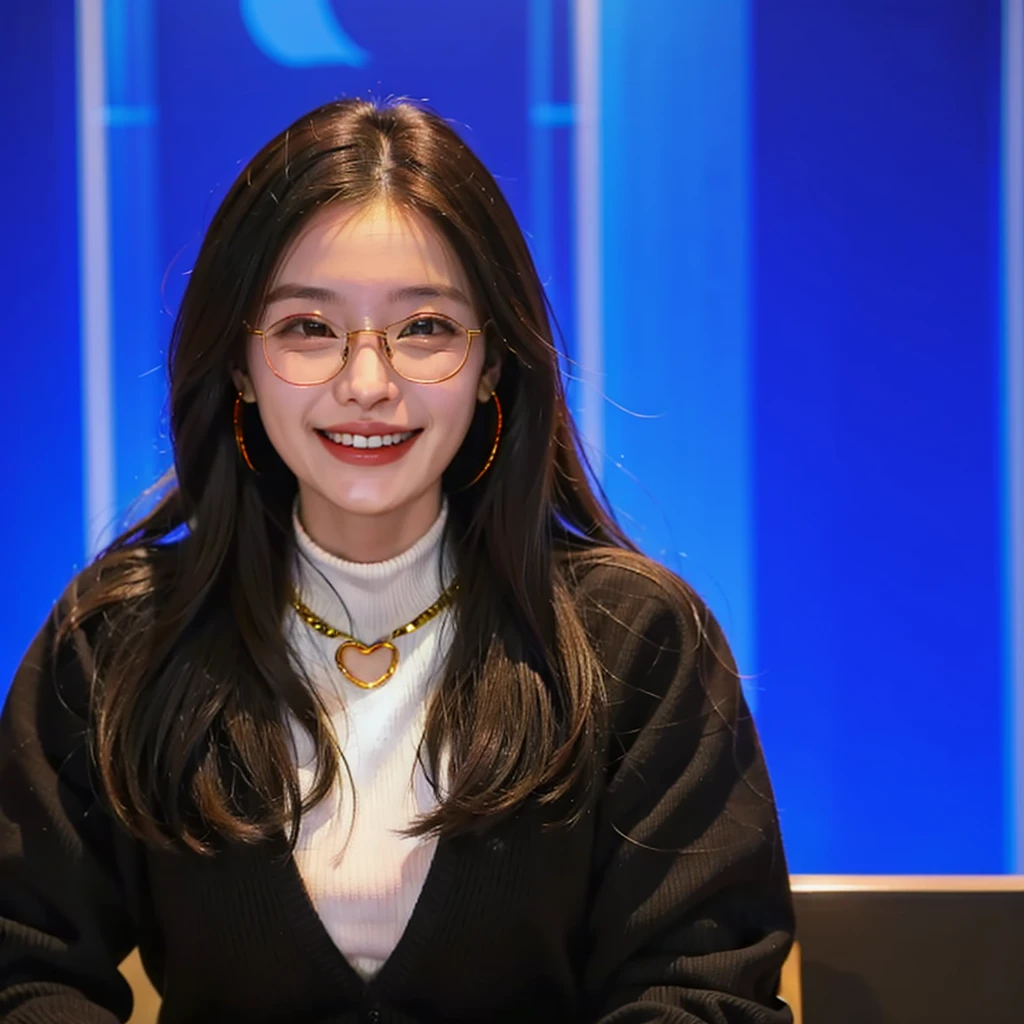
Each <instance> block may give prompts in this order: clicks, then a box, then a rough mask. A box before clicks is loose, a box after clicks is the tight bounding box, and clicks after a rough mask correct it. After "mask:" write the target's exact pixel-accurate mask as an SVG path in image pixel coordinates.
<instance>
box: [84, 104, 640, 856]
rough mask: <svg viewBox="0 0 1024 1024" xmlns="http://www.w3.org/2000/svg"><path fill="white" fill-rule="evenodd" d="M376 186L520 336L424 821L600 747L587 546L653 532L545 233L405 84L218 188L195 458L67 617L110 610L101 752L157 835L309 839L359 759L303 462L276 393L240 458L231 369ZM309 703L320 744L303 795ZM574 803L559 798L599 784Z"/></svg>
mask: <svg viewBox="0 0 1024 1024" xmlns="http://www.w3.org/2000/svg"><path fill="white" fill-rule="evenodd" d="M379 199H385V200H386V201H388V202H391V203H394V204H397V205H398V206H399V208H411V209H415V210H416V211H418V212H419V213H420V214H421V215H423V216H425V217H427V218H428V219H429V220H430V221H431V222H432V223H433V225H434V226H435V227H436V229H437V230H438V231H439V232H440V233H441V235H442V236H443V237H444V238H445V239H446V240H447V242H448V244H449V245H450V246H451V248H452V249H453V251H454V252H455V254H456V255H457V257H458V258H459V259H460V261H461V263H462V265H463V267H464V268H465V270H466V273H467V275H468V277H469V279H470V283H471V285H472V288H473V290H474V292H475V297H476V299H477V301H478V303H479V305H480V308H481V311H482V312H484V313H485V315H486V317H487V318H488V319H489V320H490V322H491V324H492V325H493V338H492V339H491V343H492V344H501V345H503V346H504V347H505V354H504V357H503V358H504V365H503V369H502V373H501V379H500V384H499V389H498V394H499V397H500V400H501V403H502V405H503V407H504V411H505V431H504V434H503V436H502V440H501V447H500V451H499V455H498V458H497V460H496V462H495V464H494V466H493V468H492V469H491V471H490V472H489V473H487V475H486V476H485V477H484V478H483V479H482V480H481V481H480V483H478V484H477V485H476V486H475V487H473V488H471V489H469V490H467V491H460V490H458V489H456V488H454V487H452V486H450V481H449V480H448V478H447V475H446V491H447V492H448V498H449V519H448V525H447V529H446V536H445V544H446V545H447V546H448V548H449V550H450V551H451V553H452V555H453V556H454V562H455V568H456V571H457V573H458V577H459V580H460V590H459V593H458V598H457V602H456V606H455V610H454V614H455V630H454V640H453V645H452V648H451V650H450V653H449V655H448V658H447V662H446V666H445V672H444V678H443V680H442V682H441V684H440V686H439V688H438V690H437V694H436V697H435V699H434V700H433V702H432V704H431V706H430V708H429V711H428V717H427V727H426V734H425V741H424V748H425V753H426V758H425V764H426V765H427V766H428V768H429V770H430V771H431V772H433V771H434V770H435V769H436V766H437V764H438V763H439V754H440V751H441V750H442V748H446V749H447V751H448V754H449V758H450V761H449V765H450V767H449V776H448V777H447V778H446V779H445V780H444V796H443V799H442V800H441V802H440V805H439V807H438V808H437V809H436V810H435V811H434V812H433V813H431V814H429V815H427V816H426V817H425V818H423V819H422V820H420V821H418V822H416V823H415V824H414V827H413V829H412V831H413V832H415V833H419V834H424V833H427V832H434V833H437V834H456V833H459V832H465V831H468V830H475V829H478V828H481V827H483V826H485V825H486V824H487V823H489V822H492V821H494V820H496V819H497V818H499V817H501V816H503V815H505V814H507V813H509V812H511V811H513V810H514V809H516V808H517V807H519V806H520V805H522V804H523V803H524V802H525V801H527V800H530V799H537V800H540V801H542V802H547V803H550V804H551V805H552V806H554V805H558V806H562V804H561V803H560V801H562V799H563V798H570V797H573V796H574V794H578V793H585V792H586V791H587V790H588V786H589V783H590V782H591V781H592V777H593V773H594V772H595V770H596V764H597V762H598V760H599V757H598V756H597V755H598V743H599V734H600V723H601V714H602V709H603V701H602V684H601V672H600V668H599V666H598V664H597V660H596V657H595V654H594V651H593V649H592V647H591V644H590V642H589V641H588V637H587V635H586V633H585V631H584V629H583V627H582V625H581V619H580V616H579V614H578V611H577V609H576V607H575V605H574V602H573V595H572V587H571V580H570V579H569V576H568V573H567V571H566V569H565V566H566V565H567V564H568V563H570V562H572V558H567V557H566V555H567V554H568V553H571V552H576V553H580V552H583V553H585V552H587V551H594V552H596V551H598V550H599V549H604V550H605V551H607V549H608V548H609V547H611V548H615V549H618V550H619V551H620V552H622V553H623V555H625V556H626V558H627V560H629V559H630V556H629V555H628V554H627V552H629V551H632V550H634V549H632V546H631V545H630V543H629V541H628V540H627V539H626V537H625V536H624V535H623V534H622V532H621V530H620V529H619V528H618V527H617V525H616V524H615V522H614V520H613V518H612V517H611V516H610V515H609V514H608V512H607V511H606V509H605V506H604V504H603V502H602V500H600V499H599V497H598V496H597V495H596V494H595V491H594V489H593V488H592V486H591V485H590V484H589V483H588V472H587V469H586V467H585V462H584V459H583V458H582V456H581V452H580V446H579V440H578V437H577V435H576V432H575V429H574V426H573V424H572V420H571V418H570V415H569V413H568V410H567V407H566V402H565V397H564V394H563V390H562V383H561V375H560V368H559V353H558V351H557V349H556V346H555V344H554V341H553V337H552V330H551V323H550V319H549V315H548V311H547V307H546V302H545V297H544V293H543V289H542V287H541V285H540V282H539V280H538V277H537V273H536V270H535V268H534V266H533V262H532V260H531V257H530V253H529V251H528V248H527V246H526V243H525V241H524V239H523V235H522V233H521V231H520V230H519V227H518V225H517V224H516V221H515V218H514V216H513V214H512V211H511V209H510V208H509V206H508V204H507V203H506V201H505V199H504V197H503V196H502V194H501V191H500V190H499V188H498V186H497V184H496V183H495V181H494V179H493V178H492V177H491V175H490V174H489V173H488V171H487V170H486V169H485V168H484V166H483V165H482V164H481V163H480V161H479V160H478V159H477V158H476V156H475V155H474V154H473V153H472V152H471V151H470V149H469V148H468V147H467V146H466V145H465V143H464V142H463V141H462V140H461V139H460V138H459V136H458V135H457V134H456V133H455V132H454V131H453V130H452V129H451V128H450V127H449V125H448V124H447V123H446V122H445V121H443V120H442V119H441V118H439V117H437V116H436V115H434V114H432V113H430V112H428V111H426V110H423V109H421V108H419V107H416V106H414V105H411V104H408V103H404V102H403V103H395V104H390V105H385V106H378V105H375V104H372V103H369V102H364V101H355V100H345V101H340V102H335V103H330V104H327V105H326V106H323V107H320V108H318V109H317V110H314V111H313V112H312V113H310V114H308V115H306V116H305V117H302V118H300V119H299V120H298V121H296V122H295V124H293V125H292V126H291V127H289V128H288V129H286V130H285V131H284V132H282V133H281V134H280V135H278V136H277V137H276V138H275V139H273V140H272V141H271V142H270V143H268V144H267V145H266V146H265V147H264V148H263V149H262V150H261V151H260V152H259V153H258V154H257V155H256V156H255V158H254V159H253V160H252V161H251V163H250V164H249V165H248V166H247V167H246V168H245V169H244V170H243V172H242V173H241V175H239V177H238V179H237V181H235V183H234V184H233V186H232V187H231V189H230V191H229V192H228V194H227V196H226V198H225V199H224V201H223V203H222V204H221V205H220V208H219V209H218V210H217V212H216V214H215V216H214V218H213V221H212V223H211V224H210V227H209V229H208V231H207V233H206V237H205V240H204V243H203V245H202V248H201V250H200V252H199V255H198V258H197V260H196V263H195V267H194V268H193V271H192V274H191V276H190V279H189V283H188V287H187V289H186V292H185V295H184V298H183V300H182V304H181V308H180V310H179V313H178V316H177V320H176V322H175V327H174V332H173V337H172V344H171V351H170V358H169V371H170V422H171V430H172V436H173V441H174V467H175V468H174V474H173V479H171V480H169V481H168V483H167V488H166V491H165V492H164V493H163V496H162V498H161V499H160V500H159V502H158V503H157V504H156V506H155V507H154V508H153V510H152V511H151V512H150V513H149V514H147V515H145V516H144V517H143V518H142V519H141V520H140V521H139V522H137V523H136V524H135V525H133V526H132V527H131V528H130V529H129V530H127V531H126V532H125V533H123V534H122V535H121V536H119V537H118V538H117V539H116V540H115V541H114V542H113V543H112V544H111V545H110V546H109V548H108V549H107V550H106V551H105V552H104V553H103V554H102V556H101V557H100V558H99V560H98V562H97V563H96V564H95V566H94V567H93V571H92V572H91V574H90V575H91V577H92V579H93V582H92V583H91V585H90V586H88V587H83V588H81V590H80V593H79V596H78V598H77V599H76V601H75V602H74V603H73V605H72V608H71V612H70V614H69V616H68V619H67V623H66V625H67V627H68V628H74V627H77V626H79V625H80V624H82V623H86V622H87V620H90V619H93V617H94V616H95V613H97V612H98V611H100V610H101V609H102V610H103V612H104V614H103V629H102V630H101V631H100V632H101V634H102V638H103V639H101V641H100V644H101V646H100V648H99V650H100V653H101V657H100V659H99V664H100V671H99V672H98V674H97V679H96V681H95V683H94V686H93V694H92V728H91V737H92V747H93V757H94V761H95V765H96V770H97V773H98V779H99V782H100V783H101V786H102V791H103V793H104V795H105V798H106V800H107V801H108V803H109V805H110V807H111V808H112V810H113V812H114V814H115V815H116V816H117V817H118V818H119V819H120V820H121V821H122V822H123V823H124V824H125V825H126V826H127V827H128V828H129V829H130V830H131V831H132V832H133V833H134V834H136V835H137V836H139V837H141V838H143V839H145V840H147V841H151V842H156V843H167V842H172V843H174V842H179V843H184V844H185V845H187V846H189V847H191V848H192V849H195V850H200V851H208V850H210V849H212V848H213V846H214V844H215V842H216V841H217V840H218V839H224V840H236V841H238V840H241V841H247V842H256V841H259V840H262V839H265V838H268V837H270V836H273V835H279V834H280V833H281V832H282V831H284V832H286V833H287V834H288V835H289V836H290V837H291V839H292V840H294V837H295V835H296V834H297V829H298V823H299V818H300V815H301V813H302V811H303V810H305V809H308V807H310V806H312V805H313V804H315V803H316V802H317V801H319V800H320V799H322V798H323V797H324V796H325V795H326V794H327V793H328V792H329V790H330V787H331V786H332V784H333V783H334V780H335V779H336V777H337V775H338V769H339V767H340V761H341V758H342V752H341V751H339V750H338V749H337V747H336V745H335V741H334V739H333V735H332V732H331V729H330V725H329V723H328V721H327V718H326V715H325V712H324V709H323V707H322V706H321V704H320V702H319V700H318V698H317V696H316V693H315V690H314V689H313V687H312V686H311V685H309V683H308V682H307V680H305V679H303V678H302V676H301V675H300V673H299V672H298V671H297V670H296V668H295V667H294V665H293V660H292V659H291V658H290V657H289V652H288V649H287V646H286V642H285V639H284V636H283V630H282V617H283V615H285V614H286V610H287V609H288V594H289V586H290V580H289V567H290V565H291V559H292V554H293V544H294V538H293V535H292V528H291V514H290V513H291V506H292V502H293V498H294V495H295V493H296V481H295V479H294V477H293V476H292V475H291V473H290V472H289V471H288V470H287V469H286V467H285V466H284V464H283V463H282V462H281V460H280V458H279V457H278V456H277V455H276V453H275V452H274V451H273V449H272V448H271V447H270V444H269V442H268V441H267V440H266V436H265V434H264V433H263V432H262V429H261V426H260V424H259V419H258V413H253V412H250V413H248V414H247V415H248V419H247V421H246V432H247V436H248V438H249V446H250V448H254V449H256V450H255V452H254V458H255V460H256V462H257V465H258V466H259V469H260V472H259V474H258V475H255V474H253V473H252V472H250V471H249V470H248V469H247V468H246V466H245V465H244V464H243V463H242V461H241V460H240V459H239V457H238V454H237V452H236V449H235V442H234V438H233V433H232V419H231V410H232V403H233V400H234V397H235V394H234V390H233V388H232V387H231V382H230V377H229V372H230V368H231V366H232V365H240V364H241V363H242V361H243V347H244V334H243V327H242V325H243V322H244V321H245V320H246V319H249V320H254V319H255V318H256V317H258V315H259V312H260V309H261V305H262V303H263V299H264V295H265V291H266V288H267V286H268V282H269V280H270V278H271V275H272V273H273V270H274V268H275V266H276V264H277V263H278V261H279V259H280V257H281V254H282V252H283V250H284V249H285V247H286V246H287V245H288V243H289V242H290V240H292V239H293V238H294V237H295V235H296V232H297V231H298V229H299V228H300V226H301V225H302V224H303V223H304V222H305V221H306V220H307V219H308V218H309V217H310V216H311V215H312V214H313V213H315V212H316V211H317V210H319V209H322V208H323V207H324V206H325V205H326V204H329V203H332V202H335V201H345V202H355V203H360V202H367V201H371V200H379ZM495 339H500V340H499V341H495ZM477 420H478V421H479V422H477V421H474V423H473V425H472V426H471V427H470V432H469V435H468V437H467V439H466V443H465V445H464V446H463V450H462V452H460V455H457V456H456V459H455V462H454V463H453V466H452V467H451V468H450V473H452V474H456V475H457V472H458V469H459V463H460V461H461V460H462V459H463V458H464V457H465V453H466V452H467V451H472V452H479V451H481V450H485V449H486V444H487V438H486V433H487V431H488V430H491V429H493V427H492V425H491V423H490V422H488V421H486V418H485V416H484V415H483V414H479V415H478V417H477ZM632 557H634V558H638V556H636V555H634V556H632ZM286 713H290V714H291V715H292V716H294V719H295V720H296V721H297V722H298V723H299V725H300V726H301V727H302V728H304V729H305V730H306V731H307V732H308V733H309V735H310V736H311V738H312V739H313V741H314V743H315V745H316V750H317V755H318V757H317V773H316V779H315V782H314V784H313V786H312V790H311V792H310V793H309V794H308V795H307V797H306V800H305V802H303V801H302V800H301V797H300V792H299V786H298V778H297V774H296V771H295V768H294V766H293V763H292V759H291V748H290V744H289V738H288V734H287V728H286V726H285V724H284V723H285V717H286ZM435 786H436V784H435ZM564 806H565V807H567V808H568V810H567V811H566V813H565V815H564V816H563V817H562V818H561V819H560V820H565V819H566V817H569V818H571V817H572V816H573V814H575V813H578V810H579V807H580V803H579V801H578V800H575V799H567V801H566V803H565V805H564Z"/></svg>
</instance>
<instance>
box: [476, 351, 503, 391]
mask: <svg viewBox="0 0 1024 1024" xmlns="http://www.w3.org/2000/svg"><path fill="white" fill-rule="evenodd" d="M500 377H501V357H500V356H499V355H498V354H497V353H493V352H489V353H488V356H487V361H486V362H485V363H484V368H483V370H482V372H481V373H480V383H479V385H478V386H477V389H476V398H477V401H478V402H489V401H490V400H491V394H492V392H493V391H494V389H495V388H497V386H498V380H499V379H500Z"/></svg>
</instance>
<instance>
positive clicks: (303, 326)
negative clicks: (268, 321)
mask: <svg viewBox="0 0 1024 1024" xmlns="http://www.w3.org/2000/svg"><path fill="white" fill-rule="evenodd" d="M264 343H265V347H266V353H267V361H268V362H269V363H270V366H271V369H273V371H274V373H276V374H277V375H278V376H279V377H281V378H283V379H284V380H286V381H289V382H290V383H292V384H319V383H321V382H322V381H326V380H330V379H331V378H332V377H333V376H334V375H335V374H336V373H338V372H339V371H340V370H341V368H342V367H343V366H344V365H345V348H346V340H345V337H344V335H343V334H342V333H341V331H339V330H338V329H337V328H335V327H334V326H332V325H331V324H330V323H328V321H326V320H323V319H321V318H320V317H317V316H308V315H307V316H290V317H285V319H284V320H278V321H277V323H275V324H272V325H271V326H270V327H268V328H267V329H266V332H265V334H264Z"/></svg>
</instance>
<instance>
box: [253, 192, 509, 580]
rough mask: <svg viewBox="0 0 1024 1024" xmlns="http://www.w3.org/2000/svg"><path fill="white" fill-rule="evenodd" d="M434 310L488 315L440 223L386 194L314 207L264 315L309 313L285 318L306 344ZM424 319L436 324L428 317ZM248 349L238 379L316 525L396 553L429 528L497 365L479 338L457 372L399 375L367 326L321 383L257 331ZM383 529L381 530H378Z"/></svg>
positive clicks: (370, 556)
mask: <svg viewBox="0 0 1024 1024" xmlns="http://www.w3.org/2000/svg"><path fill="white" fill-rule="evenodd" d="M429 313H435V314H442V315H443V316H444V317H448V318H451V319H452V320H454V321H457V322H458V323H460V324H462V325H464V326H466V327H468V328H473V329H475V328H480V327H481V326H482V323H481V315H480V312H479V310H478V309H477V308H476V306H475V305H474V300H473V296H472V295H471V294H470V288H469V282H468V281H467V279H466V275H465V272H464V271H463V269H462V267H461V266H460V265H459V263H458V261H457V259H456V258H455V257H454V255H453V254H452V253H451V251H450V249H449V248H448V246H447V245H446V244H445V242H444V241H443V239H442V238H441V237H440V235H439V234H438V233H437V232H436V231H435V230H434V228H433V227H432V226H431V225H430V223H429V222H428V221H427V220H426V219H425V218H423V217H422V216H419V215H417V214H415V213H411V212H406V211H398V210H396V209H395V208H393V207H392V206H389V205H387V204H386V203H382V202H381V203H374V204H372V205H368V206H362V207H359V206H352V205H347V204H339V205H338V206H331V207H328V208H327V209H325V210H323V211H322V212H321V213H319V214H317V215H316V216H315V217H314V218H313V219H312V220H311V221H310V222H309V223H307V224H306V225H305V227H304V228H303V230H302V231H301V233H300V234H299V236H298V238H297V239H296V240H295V242H294V243H293V244H292V246H291V247H290V248H289V249H288V250H287V251H286V253H285V255H284V257H283V259H282V261H281V263H280V265H279V266H278V268H277V270H276V272H275V274H274V277H273V279H272V281H271V284H270V288H269V290H268V300H267V305H266V307H265V309H264V310H263V314H262V316H261V317H260V320H259V324H258V326H259V328H261V329H266V328H268V327H270V326H271V325H273V324H275V323H278V322H279V321H281V319H282V318H291V317H293V316H294V317H299V319H298V320H296V321H291V320H289V321H288V323H289V324H290V325H294V326H289V328H288V330H289V331H291V332H295V331H297V332H299V334H300V335H301V338H302V343H303V345H305V344H306V343H307V339H308V336H310V335H314V336H318V335H324V336H327V337H328V338H329V337H330V336H331V334H332V333H333V332H332V330H331V326H327V325H333V327H335V328H337V333H338V334H339V335H341V334H343V332H344V331H354V330H362V329H366V328H377V329H383V328H385V327H387V326H388V325H390V324H394V323H396V322H398V321H402V320H404V319H405V318H406V317H409V316H412V315H414V314H416V315H418V314H429ZM314 314H315V317H314V316H313V315H314ZM300 315H310V319H308V320H302V319H301V317H300ZM443 322H444V321H438V322H437V323H443ZM325 324H326V325H325ZM422 329H423V327H422V323H420V326H419V327H418V328H417V330H422ZM427 329H436V323H432V322H430V321H429V319H428V321H427ZM341 344H343V340H339V342H338V344H337V346H336V348H339V347H340V345H341ZM247 358H248V373H247V374H242V373H240V372H239V373H236V383H238V384H239V386H240V389H241V390H242V391H243V394H244V397H245V398H246V400H248V401H252V400H255V401H256V403H257V404H258V406H259V411H260V417H261V419H262V421H263V425H264V427H265V428H266V431H267V435H268V437H269V438H270V441H271V443H272V444H273V445H274V448H275V449H276V450H277V452H278V454H279V455H280V456H281V458H282V459H283V460H284V462H285V464H286V465H287V466H288V467H289V469H291V471H292V472H293V473H294V474H295V476H296V477H297V479H298V484H299V493H300V500H301V507H302V518H303V523H304V525H305V527H306V529H307V530H308V531H309V532H310V533H311V535H312V536H313V538H314V539H315V540H317V541H318V542H319V543H321V544H323V545H324V546H325V547H328V548H329V549H330V550H333V551H336V552H337V553H339V554H344V555H345V556H346V557H353V558H357V559H358V560H363V561H368V560H376V559H377V558H380V557H388V556H389V554H397V553H398V551H400V550H402V548H403V547H405V546H408V544H411V543H413V542H414V541H415V540H416V539H417V537H418V536H421V535H422V534H423V533H425V532H426V530H427V529H429V527H430V525H431V523H432V522H433V521H434V519H435V518H436V516H437V514H438V511H439V509H440V502H441V474H442V473H443V472H444V470H445V469H446V468H447V466H448V464H449V463H450V462H451V460H452V458H453V457H454V456H455V453H456V451H457V450H458V448H459V446H460V445H461V444H462V441H463V439H464V438H465V436H466V432H467V431H468V429H469V425H470V422H471V421H472V418H473V414H474V411H475V408H476V405H477V403H478V402H480V401H486V400H487V399H488V398H489V396H490V394H491V391H493V389H494V387H495V385H496V383H497V375H498V370H497V367H496V366H491V367H487V368H486V369H485V349H484V344H483V339H482V337H481V336H474V337H473V340H472V343H471V344H470V346H469V356H468V358H467V359H466V362H465V364H464V365H463V367H462V369H461V370H459V372H458V373H456V374H454V375H453V376H451V377H449V379H447V380H444V381H441V382H439V383H432V384H420V383H412V382H410V381H408V380H406V379H404V378H403V377H401V376H400V375H399V374H398V373H397V372H396V371H395V370H394V369H393V368H392V367H391V366H390V365H389V363H388V361H387V358H386V357H385V355H384V352H383V351H382V348H381V344H380V339H379V338H378V336H377V335H375V334H371V333H361V334H356V335H352V336H351V337H350V340H349V355H348V361H347V363H346V364H345V366H344V368H343V369H342V370H341V372H340V373H338V374H337V376H335V377H333V379H331V380H329V381H326V382H325V383H322V384H316V385H313V386H306V387H300V386H296V385H295V384H292V383H289V382H288V381H286V380H283V379H281V377H280V376H279V375H278V374H277V373H275V372H274V369H272V368H271V366H270V364H269V363H268V361H267V359H266V357H265V352H264V342H263V339H262V337H261V336H259V335H251V336H250V339H249V344H248V350H247ZM303 358H306V357H305V356H303ZM277 369H278V370H280V367H277ZM410 435H411V436H410ZM363 438H365V439H366V440H365V441H364V440H363ZM375 529H376V530H377V531H383V534H382V535H381V536H380V538H379V542H377V541H375V540H374V539H373V538H374V536H375V534H374V530H375ZM368 531H369V532H368ZM385 534H386V536H384V535H385ZM353 543H356V544H359V545H362V548H361V550H352V549H351V548H352V545H353ZM392 549H394V550H392Z"/></svg>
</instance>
